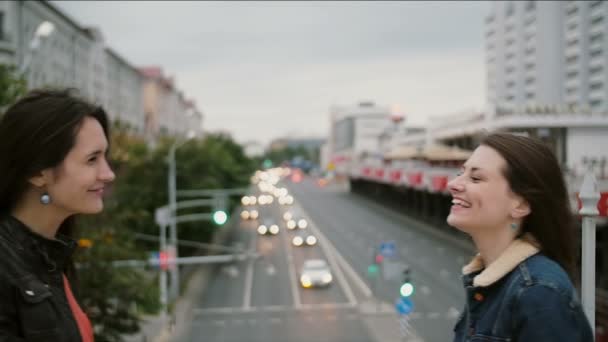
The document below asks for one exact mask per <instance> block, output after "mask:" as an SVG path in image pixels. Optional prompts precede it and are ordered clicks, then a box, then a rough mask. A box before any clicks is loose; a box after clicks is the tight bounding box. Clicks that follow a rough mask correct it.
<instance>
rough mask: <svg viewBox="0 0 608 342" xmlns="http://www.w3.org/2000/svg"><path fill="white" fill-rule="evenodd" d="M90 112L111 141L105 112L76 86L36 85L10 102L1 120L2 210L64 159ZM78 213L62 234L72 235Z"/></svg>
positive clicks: (5, 210) (0, 184) (63, 227)
mask: <svg viewBox="0 0 608 342" xmlns="http://www.w3.org/2000/svg"><path fill="white" fill-rule="evenodd" d="M86 117H92V118H94V119H96V120H97V121H99V123H100V124H101V127H102V128H103V131H104V133H105V136H106V138H107V139H108V141H109V134H110V132H109V127H108V118H107V115H106V112H105V111H104V110H103V109H102V108H101V107H98V106H95V105H93V104H91V103H89V102H87V101H86V100H84V99H82V98H79V97H77V96H76V95H75V90H74V89H64V90H52V89H37V90H32V91H30V92H29V93H27V94H26V95H25V96H24V97H22V98H21V99H19V100H18V101H17V102H16V103H15V104H13V105H12V106H11V107H9V108H8V109H7V110H6V112H5V114H4V116H3V117H2V119H1V120H0V175H2V176H1V177H0V212H1V213H3V214H6V213H9V212H10V211H11V210H12V209H13V208H14V206H15V205H16V204H17V202H18V201H19V200H20V199H21V197H22V196H23V194H24V193H25V191H26V190H27V189H28V187H29V186H30V184H29V182H28V180H29V179H30V178H31V177H33V176H35V175H37V174H39V173H40V172H41V171H42V170H44V169H48V168H54V167H57V166H59V165H60V164H61V162H62V161H63V160H64V159H65V157H66V156H67V154H68V152H70V150H71V149H72V147H73V146H74V145H75V143H76V136H77V134H78V130H79V129H80V127H81V126H82V123H83V121H84V119H85V118H86ZM73 229H74V218H73V217H69V218H68V219H66V220H65V221H64V222H63V223H62V224H61V226H60V228H59V230H58V233H59V234H63V235H68V236H71V235H72V232H73Z"/></svg>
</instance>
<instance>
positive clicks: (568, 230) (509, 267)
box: [447, 133, 593, 342]
mask: <svg viewBox="0 0 608 342" xmlns="http://www.w3.org/2000/svg"><path fill="white" fill-rule="evenodd" d="M448 188H449V191H450V193H451V194H452V198H453V199H452V207H451V210H450V214H449V216H448V218H447V222H448V223H449V224H450V225H451V226H453V227H455V228H457V229H459V230H461V231H463V232H465V233H466V234H468V235H470V236H471V238H472V239H473V242H474V244H475V246H476V247H477V250H478V251H479V253H478V254H477V255H476V256H475V257H474V258H473V260H472V261H471V262H470V263H469V264H468V265H466V266H465V267H463V283H464V287H465V292H466V305H465V309H464V311H463V314H462V315H461V317H460V319H459V320H458V322H457V323H456V326H455V328H454V332H455V337H454V341H455V342H461V341H517V342H541V341H543V342H544V341H551V342H559V341H563V342H579V341H584V342H592V341H593V334H592V332H591V327H590V325H589V322H588V320H587V318H586V317H585V314H584V313H583V310H582V308H581V305H580V303H579V301H578V299H577V295H576V289H575V287H574V286H573V280H574V279H575V265H576V241H577V239H576V235H575V225H574V224H575V222H574V219H573V214H572V210H571V208H570V200H569V197H568V192H567V190H566V185H565V182H564V178H563V176H562V173H561V170H560V168H559V165H558V162H557V159H556V158H555V155H554V154H553V153H552V152H551V150H550V149H549V148H548V147H547V146H545V145H544V144H543V143H542V142H541V141H539V140H536V139H533V138H528V137H524V136H518V135H513V134H508V133H493V134H489V135H487V136H486V137H485V138H484V139H483V140H482V142H481V144H480V146H479V147H477V149H475V151H474V152H473V154H472V155H471V157H470V158H469V159H468V160H467V161H466V162H465V163H464V165H463V167H462V172H461V173H460V174H459V175H458V176H457V177H456V178H455V179H453V180H451V181H450V182H449V184H448Z"/></svg>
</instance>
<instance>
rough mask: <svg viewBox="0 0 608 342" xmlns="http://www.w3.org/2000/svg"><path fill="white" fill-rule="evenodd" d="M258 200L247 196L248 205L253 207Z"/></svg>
mask: <svg viewBox="0 0 608 342" xmlns="http://www.w3.org/2000/svg"><path fill="white" fill-rule="evenodd" d="M257 201H258V199H257V198H256V197H255V196H249V204H251V205H255V203H256V202H257Z"/></svg>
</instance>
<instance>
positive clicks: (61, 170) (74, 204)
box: [43, 117, 114, 215]
mask: <svg viewBox="0 0 608 342" xmlns="http://www.w3.org/2000/svg"><path fill="white" fill-rule="evenodd" d="M107 149H108V141H107V139H106V136H105V134H104V131H103V128H102V127H101V125H100V124H99V122H98V121H97V120H95V119H93V118H91V117H86V118H85V119H84V121H83V122H82V125H81V126H80V129H79V131H78V134H77V136H76V141H75V144H74V146H73V147H72V149H71V150H70V152H69V153H68V154H67V156H66V157H65V159H64V160H63V162H62V163H61V164H60V165H59V166H58V167H57V168H53V169H47V170H44V171H43V175H44V176H45V179H46V183H47V184H46V186H45V189H46V191H47V192H48V194H49V195H50V196H51V198H52V203H51V205H52V206H54V207H55V208H57V210H59V211H61V212H63V213H66V214H68V215H71V214H94V213H98V212H100V211H101V210H102V209H103V193H104V188H105V186H106V184H108V183H109V182H111V181H112V180H114V173H113V172H112V170H111V169H110V166H109V165H108V162H107V160H106V156H105V154H106V151H107Z"/></svg>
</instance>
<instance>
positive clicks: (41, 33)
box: [19, 21, 55, 75]
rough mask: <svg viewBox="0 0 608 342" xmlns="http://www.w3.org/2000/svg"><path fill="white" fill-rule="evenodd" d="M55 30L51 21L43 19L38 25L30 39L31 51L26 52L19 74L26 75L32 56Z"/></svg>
mask: <svg viewBox="0 0 608 342" xmlns="http://www.w3.org/2000/svg"><path fill="white" fill-rule="evenodd" d="M54 31H55V25H54V24H53V23H52V22H50V21H43V22H42V23H40V25H38V28H37V29H36V32H34V37H33V38H32V40H31V41H30V46H29V51H27V52H25V56H24V57H23V62H22V63H21V65H20V66H19V74H20V75H24V74H25V72H26V71H27V69H28V68H29V66H30V64H31V62H32V56H33V55H34V53H35V52H36V50H38V48H39V47H40V44H41V43H42V40H43V39H44V38H47V37H48V36H50V35H51V34H52V33H53V32H54Z"/></svg>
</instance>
